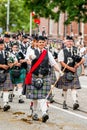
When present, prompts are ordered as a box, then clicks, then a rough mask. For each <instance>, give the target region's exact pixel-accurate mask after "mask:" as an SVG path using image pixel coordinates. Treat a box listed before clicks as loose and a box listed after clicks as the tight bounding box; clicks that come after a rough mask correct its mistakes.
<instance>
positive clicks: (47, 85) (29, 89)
mask: <svg viewBox="0 0 87 130" xmlns="http://www.w3.org/2000/svg"><path fill="white" fill-rule="evenodd" d="M34 78H35V77H34V76H33V77H32V84H31V85H26V98H28V99H45V98H46V96H47V95H48V93H49V91H50V89H51V80H50V78H49V76H45V77H44V78H42V79H43V87H42V88H40V89H39V90H38V89H37V88H36V87H35V86H34V85H33V81H34Z"/></svg>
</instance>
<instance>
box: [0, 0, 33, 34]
mask: <svg viewBox="0 0 87 130" xmlns="http://www.w3.org/2000/svg"><path fill="white" fill-rule="evenodd" d="M7 1H8V0H0V27H2V28H3V29H4V31H6V20H7V6H6V4H7ZM29 17H30V13H29V9H27V8H26V7H24V0H10V13H9V29H10V31H11V32H12V31H14V32H15V31H17V30H22V29H24V30H25V31H26V32H29V26H30V25H29V21H30V20H29ZM34 26H35V25H34Z"/></svg>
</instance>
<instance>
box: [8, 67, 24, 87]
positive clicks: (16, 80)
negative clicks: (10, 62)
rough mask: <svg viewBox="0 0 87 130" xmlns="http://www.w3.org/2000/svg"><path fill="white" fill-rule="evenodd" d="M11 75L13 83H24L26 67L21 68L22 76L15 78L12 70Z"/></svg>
mask: <svg viewBox="0 0 87 130" xmlns="http://www.w3.org/2000/svg"><path fill="white" fill-rule="evenodd" d="M10 76H11V81H12V84H19V83H23V82H24V80H25V77H26V69H24V68H21V69H20V76H19V77H18V78H13V76H12V71H11V70H10Z"/></svg>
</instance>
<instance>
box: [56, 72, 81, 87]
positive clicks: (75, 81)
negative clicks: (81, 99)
mask: <svg viewBox="0 0 87 130" xmlns="http://www.w3.org/2000/svg"><path fill="white" fill-rule="evenodd" d="M56 88H58V89H74V88H75V89H81V85H80V82H79V78H78V76H77V74H76V73H75V77H74V79H73V80H72V81H68V80H67V79H66V73H65V74H64V75H63V76H62V77H60V78H59V80H58V82H57V84H56Z"/></svg>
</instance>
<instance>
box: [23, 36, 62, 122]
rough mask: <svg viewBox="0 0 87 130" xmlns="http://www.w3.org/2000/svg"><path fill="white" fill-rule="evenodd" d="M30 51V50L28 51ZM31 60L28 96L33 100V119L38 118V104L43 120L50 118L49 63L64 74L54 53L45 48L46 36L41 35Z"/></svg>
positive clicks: (27, 80) (27, 85)
mask: <svg viewBox="0 0 87 130" xmlns="http://www.w3.org/2000/svg"><path fill="white" fill-rule="evenodd" d="M28 53H29V52H28ZM32 57H33V58H32V61H31V69H30V70H29V72H28V73H27V75H26V78H25V84H26V97H27V98H28V99H31V100H32V104H33V106H32V109H33V114H32V119H33V120H38V113H37V110H38V109H37V108H38V104H39V105H40V109H41V112H42V122H46V121H47V120H48V119H49V115H48V106H47V99H46V97H47V95H48V93H49V91H50V89H51V79H50V74H49V63H50V65H51V66H54V68H55V69H56V70H57V71H58V72H59V73H61V74H62V72H61V70H60V69H59V67H58V65H57V63H56V61H55V60H54V58H53V56H52V54H51V53H50V52H49V51H47V50H46V49H45V38H44V37H43V36H39V38H38V48H37V49H34V52H33V56H32Z"/></svg>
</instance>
